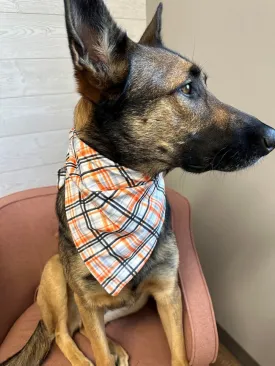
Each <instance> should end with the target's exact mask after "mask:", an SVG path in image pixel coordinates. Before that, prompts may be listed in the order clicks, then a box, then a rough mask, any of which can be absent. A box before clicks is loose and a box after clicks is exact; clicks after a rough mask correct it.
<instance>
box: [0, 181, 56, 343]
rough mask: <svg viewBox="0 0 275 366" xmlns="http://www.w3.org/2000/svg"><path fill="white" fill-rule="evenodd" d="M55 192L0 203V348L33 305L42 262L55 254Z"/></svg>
mask: <svg viewBox="0 0 275 366" xmlns="http://www.w3.org/2000/svg"><path fill="white" fill-rule="evenodd" d="M56 192H57V190H56V188H54V187H49V188H40V189H33V190H28V191H24V192H20V193H16V194H12V195H10V196H7V197H4V198H1V199H0V228H1V229H0V297H1V309H0V344H1V342H2V341H3V339H4V337H5V336H6V334H7V332H8V331H9V329H10V327H11V326H12V325H13V323H14V322H15V321H16V319H17V318H18V317H19V316H20V315H21V314H22V313H23V312H24V311H25V310H26V309H27V308H28V307H29V306H30V305H31V304H32V303H33V298H34V292H35V289H36V288H37V286H38V284H39V280H40V276H41V273H42V270H43V267H44V265H45V263H46V261H47V260H48V259H49V258H50V257H51V256H52V255H53V254H54V253H56V252H57V239H56V232H57V220H56V217H55V209H54V207H55V197H56Z"/></svg>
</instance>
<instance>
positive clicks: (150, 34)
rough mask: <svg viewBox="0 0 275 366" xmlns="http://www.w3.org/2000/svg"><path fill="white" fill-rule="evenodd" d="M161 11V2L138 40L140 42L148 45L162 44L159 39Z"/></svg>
mask: <svg viewBox="0 0 275 366" xmlns="http://www.w3.org/2000/svg"><path fill="white" fill-rule="evenodd" d="M162 11H163V4H162V3H160V4H159V6H158V8H157V11H156V13H155V15H154V17H153V19H152V20H151V23H150V24H149V25H148V27H147V28H146V30H145V32H144V33H143V36H142V37H141V39H140V41H139V43H140V44H143V45H144V46H150V47H161V46H162V39H161V28H162Z"/></svg>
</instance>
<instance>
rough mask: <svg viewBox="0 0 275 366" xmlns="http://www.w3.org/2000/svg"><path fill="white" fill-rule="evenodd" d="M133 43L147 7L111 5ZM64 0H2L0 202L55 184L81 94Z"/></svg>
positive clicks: (126, 0) (112, 1) (116, 0)
mask: <svg viewBox="0 0 275 366" xmlns="http://www.w3.org/2000/svg"><path fill="white" fill-rule="evenodd" d="M106 3H107V4H108V5H109V8H110V10H111V12H112V13H113V15H114V17H115V18H116V19H117V21H118V23H119V24H120V25H121V26H122V27H123V28H125V29H127V31H128V34H129V36H130V37H132V38H133V39H134V40H138V39H139V37H140V35H141V34H142V32H143V30H144V27H145V22H146V21H145V18H146V5H145V0H135V1H134V2H133V1H132V0H106ZM63 14H64V7H63V0H0V197H1V196H4V195H6V194H8V193H12V192H16V191H20V190H23V189H26V188H34V187H40V186H47V185H52V184H56V174H57V170H58V169H59V168H60V166H61V165H62V164H63V162H64V158H65V155H66V151H67V144H68V141H67V140H68V130H69V129H70V128H71V126H72V115H73V108H74V105H75V104H76V101H77V99H78V96H77V94H76V93H75V85H74V80H73V76H72V75H73V70H72V63H71V60H70V55H69V50H68V46H67V38H66V31H65V24H64V15H63Z"/></svg>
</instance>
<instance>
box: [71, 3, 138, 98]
mask: <svg viewBox="0 0 275 366" xmlns="http://www.w3.org/2000/svg"><path fill="white" fill-rule="evenodd" d="M64 2H65V16H66V26H67V33H68V41H69V47H70V51H71V55H72V61H73V65H74V68H75V76H76V79H77V82H78V91H79V92H80V93H81V94H82V95H83V96H85V97H87V98H88V99H91V100H92V101H97V100H98V99H100V97H101V96H104V95H105V96H109V97H110V96H111V95H116V94H117V93H118V92H119V91H120V89H121V88H123V83H124V82H125V79H126V77H127V74H128V68H129V62H128V52H129V48H130V47H131V45H133V42H131V40H130V39H129V38H128V37H127V34H126V33H125V32H123V31H122V30H121V29H120V28H119V27H118V26H117V24H116V22H115V21H114V19H113V18H112V16H111V15H110V13H109V11H108V10H107V8H106V6H105V3H104V1H103V0H64Z"/></svg>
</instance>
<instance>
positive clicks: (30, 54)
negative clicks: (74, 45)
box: [0, 13, 70, 59]
mask: <svg viewBox="0 0 275 366" xmlns="http://www.w3.org/2000/svg"><path fill="white" fill-rule="evenodd" d="M0 43H1V50H0V58H1V59H9V58H60V57H63V58H64V57H67V58H69V57H70V54H69V48H68V43H67V34H66V30H65V24H64V21H63V17H60V16H58V15H44V14H38V15H36V16H34V15H33V14H16V13H11V14H4V13H0Z"/></svg>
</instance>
